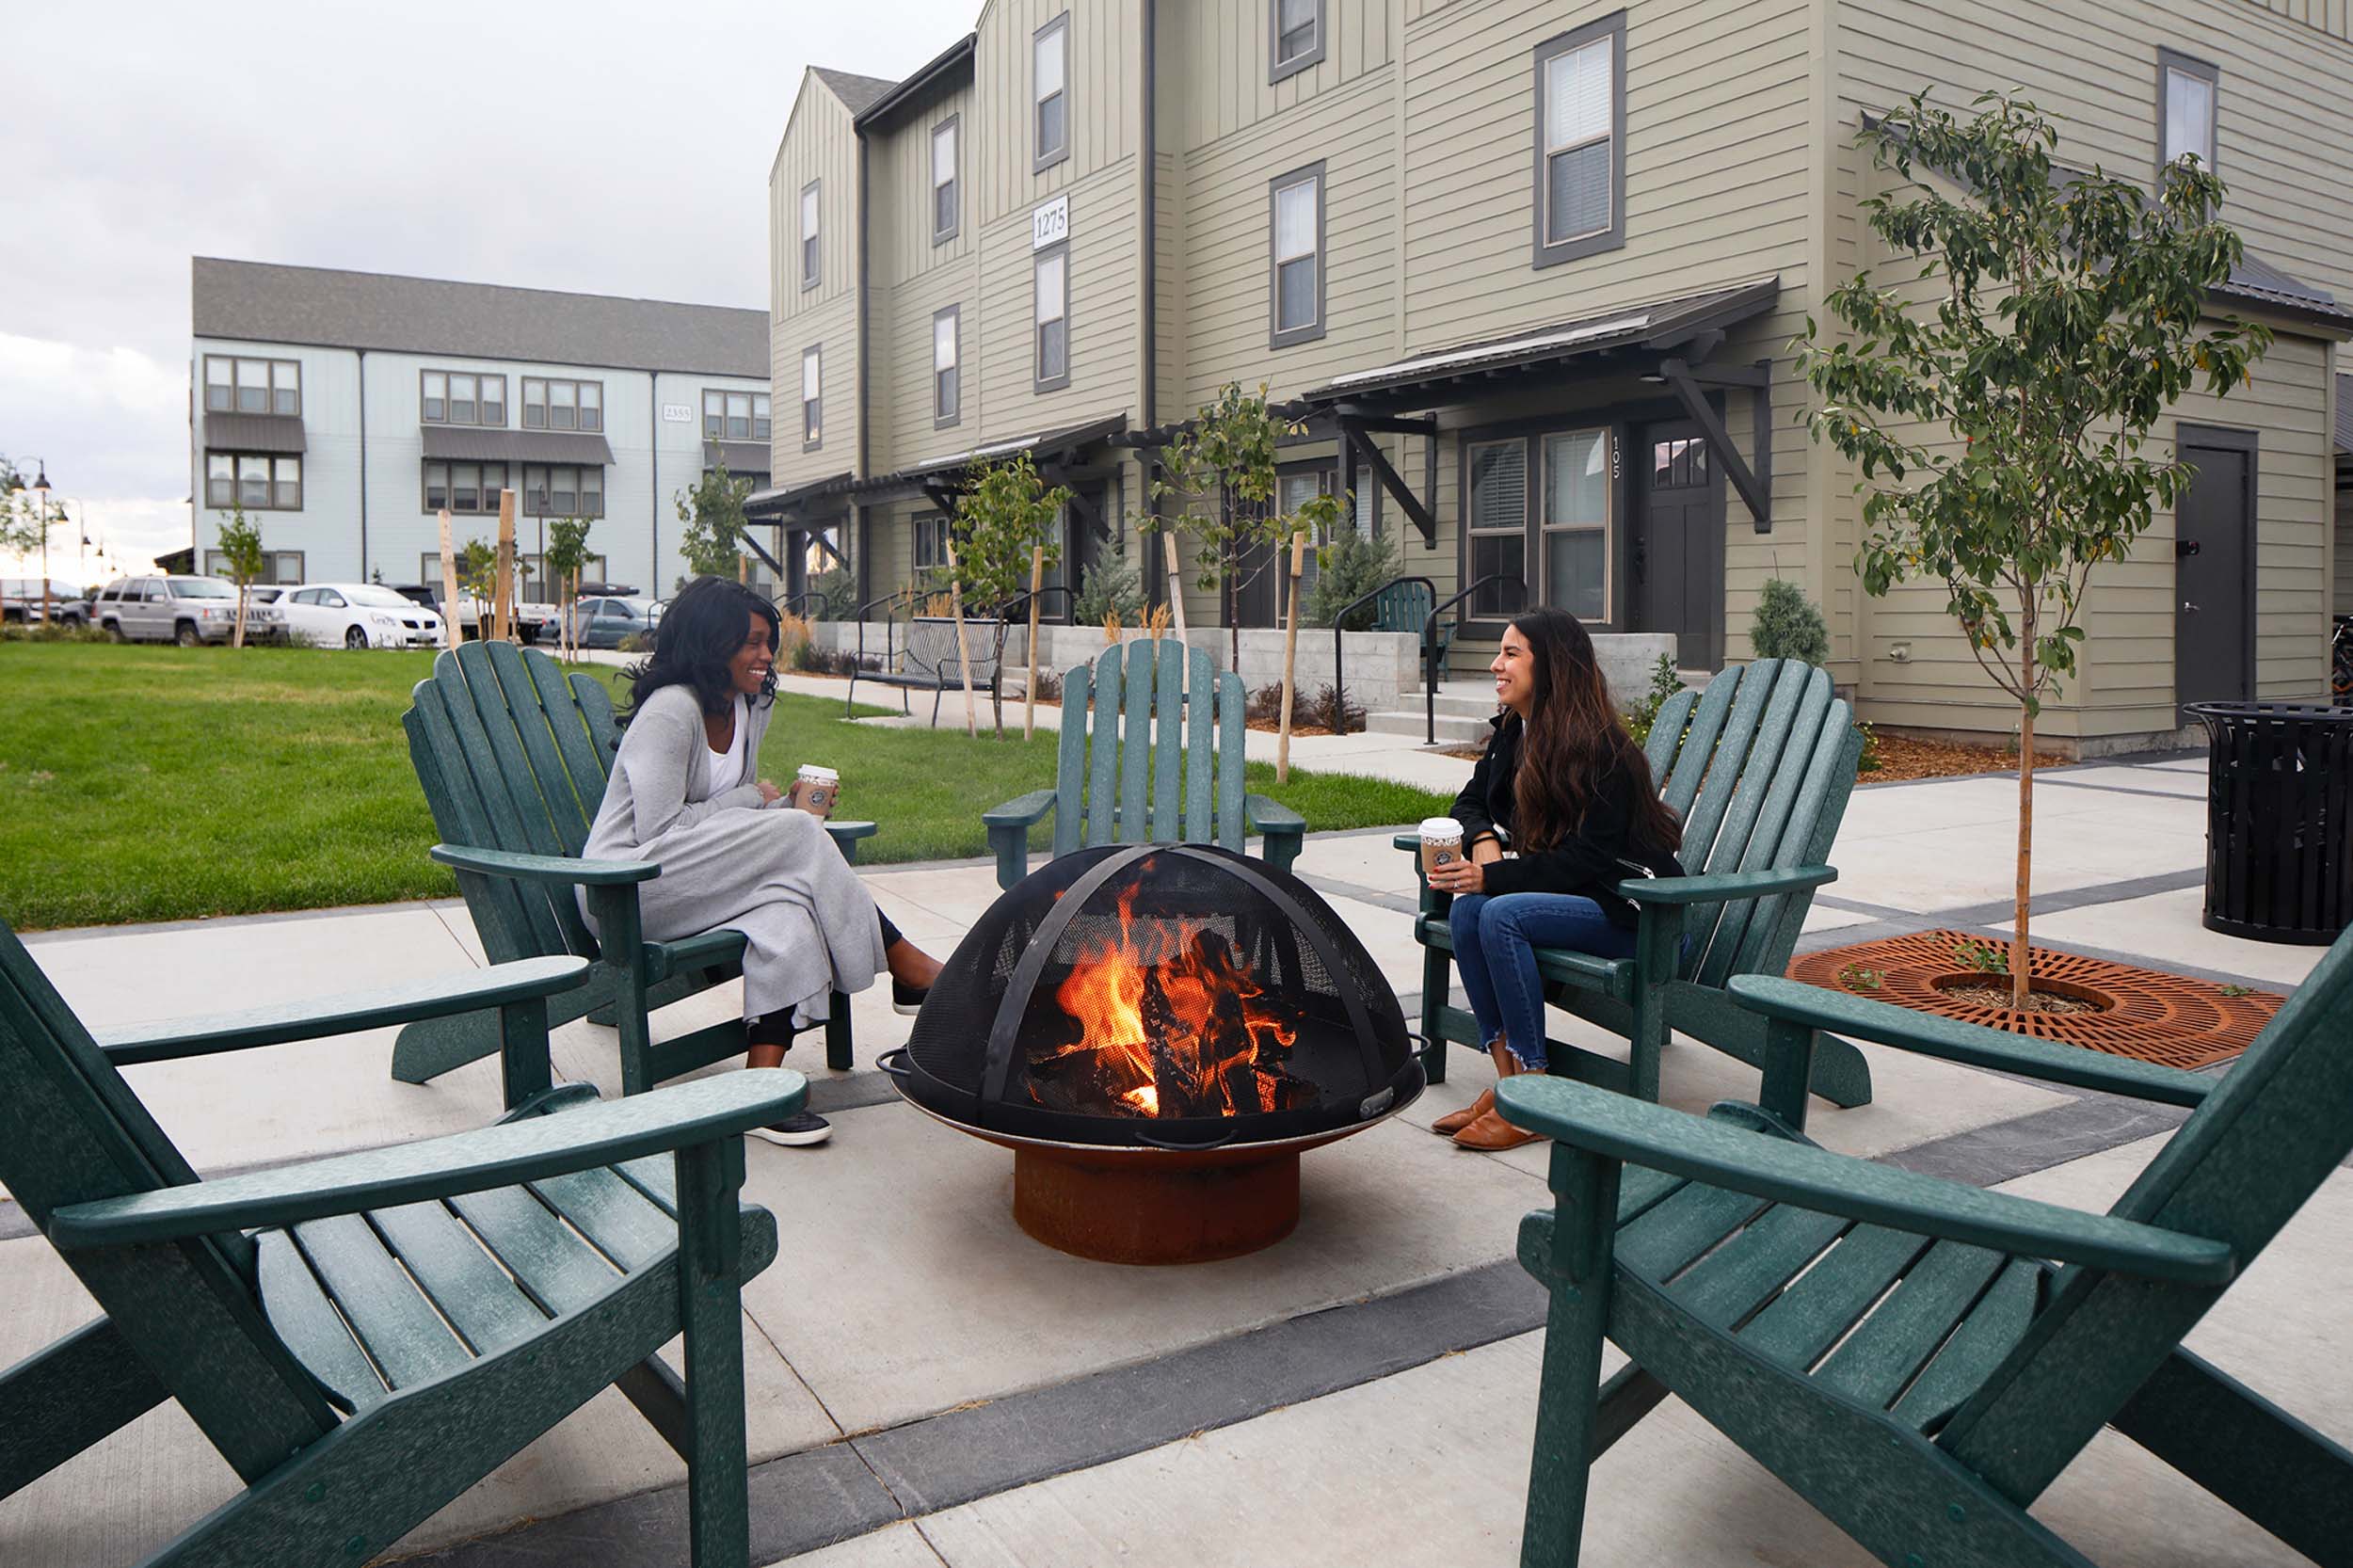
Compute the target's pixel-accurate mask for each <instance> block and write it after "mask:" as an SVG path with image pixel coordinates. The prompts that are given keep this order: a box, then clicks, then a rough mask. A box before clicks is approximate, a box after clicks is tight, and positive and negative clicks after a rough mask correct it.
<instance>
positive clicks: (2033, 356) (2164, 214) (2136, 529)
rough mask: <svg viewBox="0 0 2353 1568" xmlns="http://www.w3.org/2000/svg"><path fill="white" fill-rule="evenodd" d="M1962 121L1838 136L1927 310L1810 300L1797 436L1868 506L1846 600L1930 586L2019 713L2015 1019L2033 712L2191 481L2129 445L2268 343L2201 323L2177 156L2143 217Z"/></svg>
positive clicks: (1978, 118) (1873, 298)
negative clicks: (1876, 187)
mask: <svg viewBox="0 0 2353 1568" xmlns="http://www.w3.org/2000/svg"><path fill="white" fill-rule="evenodd" d="M1972 108H1973V110H1974V111H1975V112H1974V113H1973V114H1972V115H1971V116H1970V117H1969V118H1967V119H1959V118H1956V117H1955V116H1953V115H1951V114H1948V113H1947V112H1945V110H1942V109H1937V108H1931V107H1930V106H1929V104H1928V103H1927V100H1926V95H1925V94H1917V95H1914V96H1913V98H1912V100H1911V101H1910V102H1909V104H1907V105H1906V106H1905V107H1904V108H1902V109H1901V110H1899V111H1897V112H1896V113H1894V114H1891V115H1889V116H1887V117H1886V118H1885V119H1884V120H1878V121H1876V122H1873V123H1870V124H1867V125H1866V126H1865V129H1864V130H1863V132H1862V133H1861V136H1860V137H1859V138H1858V139H1859V142H1860V145H1862V146H1864V147H1865V148H1867V149H1868V150H1869V151H1870V152H1871V155H1872V159H1873V161H1874V163H1875V165H1876V166H1877V167H1878V168H1882V169H1893V170H1894V171H1895V173H1896V174H1897V177H1898V179H1899V180H1900V181H1901V182H1902V184H1900V185H1899V187H1898V188H1897V192H1896V193H1895V194H1894V195H1892V196H1881V197H1874V198H1872V199H1871V200H1868V201H1866V202H1865V209H1866V211H1867V213H1868V218H1869V222H1870V226H1871V228H1872V230H1873V232H1876V233H1877V234H1878V235H1879V236H1880V238H1881V240H1882V241H1883V242H1885V244H1886V245H1887V247H1888V248H1890V249H1891V250H1892V251H1894V252H1896V253H1897V254H1901V255H1909V256H1913V257H1918V258H1921V259H1922V261H1923V266H1922V268H1921V271H1920V274H1919V277H1920V278H1921V279H1922V280H1939V281H1940V282H1941V285H1942V289H1941V296H1940V297H1937V298H1935V299H1933V300H1932V301H1929V302H1928V303H1927V304H1925V305H1924V306H1923V307H1920V308H1913V307H1911V306H1908V305H1907V302H1906V299H1905V296H1904V294H1903V292H1902V291H1900V290H1897V289H1881V288H1878V287H1876V286H1875V285H1874V283H1873V281H1872V280H1871V278H1870V276H1869V275H1868V273H1866V272H1858V273H1857V274H1856V275H1855V276H1854V277H1853V278H1851V279H1849V280H1847V281H1846V282H1844V283H1842V284H1840V285H1839V286H1838V287H1837V288H1835V289H1833V291H1832V292H1831V294H1830V295H1829V296H1828V297H1827V299H1826V300H1825V301H1824V303H1825V305H1826V306H1827V308H1828V309H1829V311H1830V312H1831V314H1832V315H1833V317H1835V318H1836V319H1837V320H1838V321H1839V322H1842V323H1844V324H1845V325H1846V327H1847V328H1849V329H1850V334H1851V336H1850V337H1849V338H1847V339H1843V340H1841V341H1837V342H1831V343H1826V342H1824V341H1823V340H1822V339H1821V338H1820V336H1819V335H1818V332H1817V323H1815V322H1813V321H1808V322H1807V324H1806V330H1805V336H1804V338H1803V339H1802V340H1801V342H1800V343H1799V344H1798V345H1797V346H1798V350H1799V355H1800V363H1801V367H1802V368H1803V370H1804V372H1805V374H1806V376H1807V378H1808V379H1809V380H1810V381H1811V382H1812V384H1813V387H1814V390H1815V391H1816V392H1817V393H1818V394H1819V397H1820V401H1819V404H1818V406H1817V408H1815V409H1814V410H1813V412H1812V413H1811V414H1810V415H1809V416H1808V423H1809V425H1810V427H1811V429H1812V432H1813V436H1814V439H1815V440H1828V441H1830V442H1831V443H1832V444H1833V445H1834V446H1836V447H1837V449H1838V450H1839V451H1840V452H1842V453H1844V454H1845V455H1846V456H1848V457H1849V458H1850V459H1852V460H1855V461H1858V462H1860V463H1861V465H1862V469H1863V474H1864V479H1863V481H1862V483H1861V485H1860V486H1859V487H1858V488H1868V493H1867V495H1866V496H1865V501H1864V504H1863V523H1864V536H1863V548H1862V550H1861V552H1860V553H1859V555H1858V557H1857V560H1856V567H1857V569H1858V570H1859V571H1860V572H1861V574H1862V576H1863V580H1864V586H1865V589H1866V591H1868V592H1870V593H1872V594H1875V595H1877V594H1884V593H1886V592H1887V591H1888V590H1889V588H1890V587H1892V586H1893V585H1894V584H1897V583H1899V582H1902V581H1903V580H1905V579H1906V578H1909V577H1913V576H1926V577H1930V578H1933V579H1938V580H1941V581H1942V582H1943V583H1944V584H1945V590H1946V594H1947V596H1948V597H1947V600H1946V604H1945V609H1946V613H1947V614H1949V615H1951V616H1953V618H1954V619H1955V620H1957V621H1959V622H1960V624H1961V632H1962V633H1963V634H1964V636H1965V637H1966V639H1967V644H1968V648H1969V651H1970V654H1971V655H1972V657H1974V658H1975V659H1976V660H1977V664H1978V666H1979V667H1980V668H1981V669H1982V670H1983V671H1984V672H1985V675H1986V677H1987V679H1988V680H1992V681H1993V683H1994V685H1996V686H1997V687H1999V688H2000V689H2001V690H2002V691H2003V692H2005V693H2007V694H2008V695H2009V697H2010V698H2011V699H2012V700H2013V701H2015V702H2016V703H2017V704H2018V722H2019V767H2018V880H2017V903H2016V922H2015V925H2014V927H2013V932H2014V934H2013V936H2011V939H2010V951H2009V970H2010V991H2011V999H2012V1004H2013V1005H2015V1006H2022V1007H2023V1006H2024V1005H2025V999H2026V992H2027V958H2026V953H2027V949H2026V917H2027V908H2026V905H2027V894H2028V890H2029V888H2030V886H2031V880H2032V866H2033V826H2034V723H2035V717H2036V715H2037V714H2038V713H2039V712H2041V706H2042V701H2043V699H2044V697H2045V696H2049V695H2051V694H2052V693H2053V692H2055V691H2056V690H2057V688H2058V683H2059V681H2060V680H2062V679H2063V678H2064V677H2066V676H2069V675H2072V674H2073V673H2074V670H2075V649H2076V645H2078V644H2079V643H2081V642H2082V640H2083V629H2082V628H2081V627H2080V626H2078V625H2077V624H2076V619H2077V616H2078V614H2079V613H2080V611H2081V609H2082V605H2083V596H2084V590H2085V587H2086V584H2087V583H2088V581H2089V577H2090V574H2091V571H2092V568H2094V567H2096V566H2098V565H2099V564H2100V563H2101V562H2103V561H2115V560H2121V559H2122V558H2123V557H2124V555H2125V553H2126V552H2127V551H2128V550H2129V549H2130V548H2131V546H2132V543H2133V541H2134V539H2136V538H2137V537H2138V536H2140V534H2141V533H2142V532H2143V531H2145V530H2146V529H2147V528H2148V527H2149V526H2150V524H2151V523H2152V522H2153V520H2154V514H2153V509H2154V507H2156V506H2159V505H2163V506H2168V507H2170V506H2172V505H2173V504H2175V503H2176V502H2177V501H2178V499H2179V498H2180V497H2181V495H2182V494H2183V493H2184V492H2185V488H2186V485H2187V482H2188V479H2189V476H2190V470H2189V468H2188V466H2187V465H2186V464H2185V463H2183V462H2182V461H2181V460H2180V459H2179V458H2164V459H2160V458H2158V457H2154V456H2145V455H2144V453H2143V447H2144V445H2145V443H2146V442H2147V441H2148V440H2149V436H2150V432H2151V431H2152V429H2153V427H2154V426H2155V424H2156V423H2157V421H2158V420H2159V419H2160V418H2161V417H2163V416H2164V414H2165V412H2166V410H2167V408H2169V406H2170V405H2171V404H2172V402H2173V401H2174V400H2175V399H2176V398H2178V397H2180V396H2181V395H2182V394H2183V393H2184V392H2187V391H2189V390H2190V389H2191V388H2192V387H2193V386H2194V385H2195V383H2196V382H2197V381H2198V380H2199V378H2200V377H2201V376H2202V377H2203V378H2204V381H2205V385H2206V388H2207V390H2208V392H2211V393H2212V394H2214V395H2217V396H2220V395H2222V394H2225V393H2227V392H2231V391H2232V390H2233V389H2234V388H2237V387H2240V386H2242V385H2245V384H2246V383H2247V382H2248V381H2249V378H2250V377H2249V365H2250V364H2251V363H2252V362H2253V361H2254V360H2256V359H2257V358H2259V357H2260V356H2261V355H2262V353H2263V352H2264V350H2265V348H2266V347H2268V346H2269V344H2270V341H2271V333H2270V331H2269V330H2268V329H2267V328H2264V327H2262V326H2261V325H2249V324H2246V323H2242V322H2240V321H2237V320H2236V319H2234V318H2230V317H2219V318H2216V317H2209V316H2208V315H2207V313H2206V293H2207V291H2208V290H2209V289H2211V288H2213V287H2214V286H2215V285H2217V284H2218V283H2221V282H2223V281H2225V280H2227V279H2228V278H2229V277H2230V275H2231V270H2232V268H2233V265H2234V264H2236V263H2237V262H2238V260H2239V255H2240V247H2239V238H2238V235H2237V234H2235V233H2234V232H2232V230H2231V229H2230V228H2229V227H2228V226H2227V225H2225V224H2223V223H2222V222H2220V221H2219V220H2218V219H2217V217H2216V216H2215V215H2216V213H2217V211H2218V209H2219V208H2220V206H2221V202H2222V196H2223V186H2222V183H2221V182H2220V181H2218V180H2217V179H2216V178H2215V177H2214V175H2213V173H2212V172H2211V171H2210V170H2208V169H2205V168H2201V167H2199V164H2198V161H2197V159H2196V158H2195V157H2192V156H2185V157H2183V158H2182V159H2181V160H2179V161H2178V162H2176V163H2174V164H2172V165H2170V166H2169V167H2168V168H2166V169H2165V170H2164V171H2163V173H2162V175H2161V176H2160V178H2159V180H2158V182H2157V189H2156V194H2155V196H2154V198H2153V199H2152V198H2151V197H2149V196H2148V195H2146V194H2144V193H2143V192H2142V190H2141V189H2140V187H2139V186H2138V185H2137V184H2133V183H2131V182H2130V181H2125V180H2119V179H2115V178H2112V177H2110V176H2109V175H2107V174H2105V173H2104V172H2102V171H2100V170H2097V169H2095V170H2093V171H2092V172H2091V173H2089V174H2080V173H2075V172H2073V171H2071V170H2066V169H2061V168H2056V167H2054V165H2053V164H2052V161H2051V152H2052V149H2053V148H2054V147H2055V146H2056V145H2057V132H2056V131H2055V130H2054V129H2053V127H2052V126H2051V124H2050V122H2049V121H2048V120H2044V119H2043V118H2042V116H2041V114H2040V113H2039V112H2037V110H2036V109H2035V107H2034V106H2033V105H2032V104H2027V103H2025V102H2022V101H2019V100H2016V99H2011V98H2009V97H2005V96H2001V95H1997V94H1987V95H1984V96H1982V97H1980V98H1978V99H1977V100H1976V102H1975V103H1974V104H1973V105H1972ZM1915 169H1916V170H1919V171H1922V172H1923V173H1926V174H1931V175H1935V176H1938V177H1939V179H1940V181H1941V182H1942V183H1940V184H1929V183H1928V182H1927V181H1924V180H1921V179H1917V178H1915V177H1914V170H1915ZM1954 437H1958V438H1959V442H1958V445H1955V444H1953V442H1952V438H1954ZM1882 475H1883V476H1884V481H1885V482H1883V483H1879V484H1877V485H1873V482H1874V481H1878V480H1881V477H1882Z"/></svg>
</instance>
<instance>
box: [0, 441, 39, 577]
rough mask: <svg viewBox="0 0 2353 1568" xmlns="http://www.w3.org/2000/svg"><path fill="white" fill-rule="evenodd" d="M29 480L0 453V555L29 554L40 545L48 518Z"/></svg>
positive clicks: (37, 549)
mask: <svg viewBox="0 0 2353 1568" xmlns="http://www.w3.org/2000/svg"><path fill="white" fill-rule="evenodd" d="M31 486H32V481H31V480H29V479H27V478H25V477H24V471H23V470H22V469H19V468H18V467H17V466H16V464H15V463H14V462H13V461H12V460H11V459H10V458H9V457H8V456H7V455H6V454H0V555H19V556H25V555H31V554H33V553H34V552H37V551H39V550H40V547H41V542H42V539H43V538H44V537H45V536H46V535H47V533H48V528H47V521H48V520H47V519H46V518H45V517H44V515H43V512H42V509H41V507H40V504H39V498H38V497H37V496H36V495H35V494H34V493H33V490H32V488H31Z"/></svg>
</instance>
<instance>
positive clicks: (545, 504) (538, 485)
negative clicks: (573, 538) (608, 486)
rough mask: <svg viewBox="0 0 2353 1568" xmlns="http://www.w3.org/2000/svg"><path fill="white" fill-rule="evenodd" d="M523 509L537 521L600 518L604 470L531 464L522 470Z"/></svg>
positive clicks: (602, 501) (565, 465) (602, 507)
mask: <svg viewBox="0 0 2353 1568" xmlns="http://www.w3.org/2000/svg"><path fill="white" fill-rule="evenodd" d="M523 510H524V511H525V512H527V513H529V514H530V515H531V516H533V517H537V518H600V517H602V516H604V470H603V469H601V468H599V467H593V466H592V467H584V468H580V467H573V466H571V465H569V464H558V465H556V466H553V467H542V466H541V465H539V464H537V463H532V464H529V465H527V466H526V467H525V468H524V469H523Z"/></svg>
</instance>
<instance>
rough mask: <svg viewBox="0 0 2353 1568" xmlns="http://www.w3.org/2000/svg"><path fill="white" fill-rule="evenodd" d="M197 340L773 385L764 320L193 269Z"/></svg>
mask: <svg viewBox="0 0 2353 1568" xmlns="http://www.w3.org/2000/svg"><path fill="white" fill-rule="evenodd" d="M191 317H192V320H193V323H194V331H195V335H196V336H198V337H200V338H233V339H241V340H244V341H247V342H255V343H292V344H312V345H316V346H320V347H328V348H375V349H382V350H385V351H386V352H390V353H404V354H456V355H465V356H468V357H471V358H475V359H485V360H541V361H545V362H548V363H552V364H572V365H590V366H598V367H602V368H606V369H614V370H668V371H685V372H699V373H701V374H703V375H709V376H749V377H753V378H755V379H758V380H761V381H765V380H766V379H767V378H768V369H769V366H768V312H766V311H739V310H732V309H729V308H728V307H726V306H720V305H679V304H673V303H671V302H669V301H667V300H660V299H623V298H619V297H617V296H612V295H602V294H559V293H557V292H555V291H554V290H552V289H518V288H509V287H506V286H505V285H504V284H494V283H456V282H449V281H446V280H441V279H436V278H402V277H396V276H393V275H392V274H389V273H382V272H345V271H343V270H340V269H338V268H334V267H323V266H280V265H278V264H274V263H269V262H235V261H227V260H223V259H221V258H218V257H213V256H199V257H196V258H195V259H194V281H193V290H192V312H191Z"/></svg>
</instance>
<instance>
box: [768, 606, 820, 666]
mask: <svg viewBox="0 0 2353 1568" xmlns="http://www.w3.org/2000/svg"><path fill="white" fill-rule="evenodd" d="M814 642H815V639H813V638H812V637H810V636H809V633H808V621H806V620H804V619H802V618H801V617H800V616H796V615H793V614H792V612H790V611H780V612H778V614H777V616H776V657H777V658H778V659H780V660H782V661H783V662H784V664H785V667H787V668H788V669H796V670H797V669H808V668H810V667H811V666H810V665H808V664H806V663H804V661H805V660H806V659H807V658H808V652H809V649H810V648H812V647H813V646H814Z"/></svg>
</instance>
